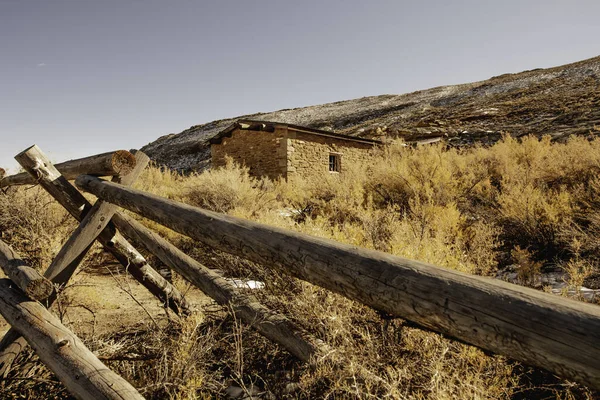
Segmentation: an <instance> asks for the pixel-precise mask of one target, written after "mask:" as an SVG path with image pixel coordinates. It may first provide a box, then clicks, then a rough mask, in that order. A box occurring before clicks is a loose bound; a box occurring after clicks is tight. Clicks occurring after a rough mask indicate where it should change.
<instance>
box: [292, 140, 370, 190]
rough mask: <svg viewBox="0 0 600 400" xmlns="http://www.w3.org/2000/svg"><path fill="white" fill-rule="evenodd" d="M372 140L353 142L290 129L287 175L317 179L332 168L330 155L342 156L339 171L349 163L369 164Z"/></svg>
mask: <svg viewBox="0 0 600 400" xmlns="http://www.w3.org/2000/svg"><path fill="white" fill-rule="evenodd" d="M373 147H374V146H373V145H372V144H370V143H362V142H353V141H348V140H344V139H336V138H332V137H327V136H318V135H313V134H310V133H303V132H298V131H294V130H292V129H290V130H289V132H288V143H287V160H288V167H287V170H288V171H287V172H288V173H287V178H288V181H290V180H292V181H293V180H294V179H297V178H305V179H307V178H308V179H310V178H318V177H322V176H326V175H327V174H336V173H337V172H330V171H329V155H330V154H332V153H335V154H339V156H340V167H341V168H340V173H342V174H343V173H344V171H345V170H346V171H347V169H348V165H355V164H365V165H366V164H368V163H369V162H370V160H372V155H371V151H370V150H372V149H373Z"/></svg>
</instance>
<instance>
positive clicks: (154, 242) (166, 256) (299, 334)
mask: <svg viewBox="0 0 600 400" xmlns="http://www.w3.org/2000/svg"><path fill="white" fill-rule="evenodd" d="M113 221H114V223H115V225H116V226H117V229H119V230H120V231H121V232H123V233H124V234H125V236H127V237H129V239H130V240H132V241H134V242H135V243H139V244H143V245H144V246H145V247H146V248H147V249H148V251H150V252H151V253H153V254H154V255H155V256H157V257H158V258H159V259H160V260H161V261H162V262H163V263H165V264H166V265H168V266H169V267H171V268H172V269H174V270H175V271H177V272H178V273H179V274H181V275H182V276H183V277H184V278H186V279H187V280H188V281H190V282H191V283H193V284H194V285H195V286H197V287H198V288H199V289H200V290H202V291H203V292H204V293H205V294H206V295H208V296H210V297H211V298H212V299H214V300H215V301H216V302H217V303H219V304H221V305H231V307H232V309H233V312H234V313H235V314H236V316H237V317H238V318H240V319H241V320H242V321H244V322H245V323H247V324H248V325H250V326H251V327H252V328H254V329H256V330H257V331H258V332H259V333H261V334H262V335H263V336H265V337H266V338H267V339H269V340H272V341H274V342H275V343H278V344H279V345H281V346H283V347H284V348H285V349H287V350H288V351H289V352H290V353H292V354H293V355H295V356H296V357H298V358H299V359H300V360H302V361H305V362H307V361H309V360H310V358H311V357H314V356H323V355H325V354H328V353H330V351H329V347H328V346H327V345H326V344H325V343H324V342H323V341H321V340H318V339H316V338H314V337H312V335H310V334H309V333H308V332H306V331H304V330H303V329H301V328H300V327H298V326H295V325H294V324H293V323H292V322H291V321H289V320H288V319H287V318H286V317H285V316H283V315H281V314H277V313H274V312H272V311H270V310H269V309H267V308H266V307H265V306H263V305H262V304H260V303H259V302H258V300H256V298H254V296H250V295H247V294H244V293H242V292H241V291H240V290H239V289H238V288H237V287H235V285H234V284H232V283H231V282H229V281H228V280H226V279H225V278H223V277H222V276H221V275H220V274H218V273H216V272H214V271H212V270H210V269H209V268H207V267H205V266H204V265H202V264H200V263H199V262H198V261H196V260H194V259H193V258H191V257H190V256H188V255H186V254H185V253H183V252H182V251H181V250H179V249H178V248H177V247H175V246H173V245H172V244H171V243H169V242H168V241H166V240H165V239H163V238H162V237H160V236H159V235H158V234H156V233H154V232H152V231H151V230H149V229H148V228H146V227H145V226H143V225H142V224H141V223H139V222H137V221H136V220H134V219H133V218H130V217H128V216H126V215H121V214H117V215H115V216H114V218H113Z"/></svg>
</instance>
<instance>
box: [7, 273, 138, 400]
mask: <svg viewBox="0 0 600 400" xmlns="http://www.w3.org/2000/svg"><path fill="white" fill-rule="evenodd" d="M0 314H2V316H3V317H4V318H5V319H6V321H7V322H8V323H9V324H11V325H12V326H13V328H15V329H16V330H17V331H18V332H19V333H21V334H22V335H23V336H24V337H25V339H26V340H27V342H28V343H29V344H30V345H31V347H33V349H34V350H35V351H36V353H37V355H38V357H39V358H40V360H42V362H43V363H44V364H46V365H47V366H48V368H50V369H51V370H52V372H54V374H56V376H57V377H58V379H60V381H61V382H62V383H63V384H64V385H65V386H66V388H67V389H68V390H69V392H70V393H71V394H73V395H74V396H75V397H76V398H78V399H84V400H87V399H112V400H117V399H118V400H123V399H143V397H142V396H141V395H140V394H139V393H138V392H137V390H135V388H134V387H133V386H131V384H129V383H128V382H127V381H126V380H125V379H123V378H121V377H120V376H119V375H117V374H115V373H114V372H112V371H111V370H110V369H108V368H107V367H106V366H105V365H104V364H103V363H102V362H101V361H100V360H98V358H97V357H96V356H95V355H94V354H93V353H92V352H91V351H90V350H88V349H87V347H85V345H84V344H83V343H82V342H81V340H79V338H77V336H75V335H74V334H73V333H72V332H71V331H70V330H68V329H67V328H66V327H65V326H64V325H63V324H61V322H60V321H59V320H58V318H57V317H55V316H54V315H52V314H51V313H50V312H49V311H48V310H46V308H44V306H42V305H41V304H40V303H38V302H36V301H32V300H31V299H29V298H27V297H26V296H25V295H24V294H23V293H22V292H20V290H18V289H17V288H15V287H14V286H13V283H12V282H11V281H10V280H8V279H0Z"/></svg>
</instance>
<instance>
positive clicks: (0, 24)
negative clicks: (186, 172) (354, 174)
mask: <svg viewBox="0 0 600 400" xmlns="http://www.w3.org/2000/svg"><path fill="white" fill-rule="evenodd" d="M598 38H600V1H598V0H589V1H583V0H581V1H577V0H565V1H558V0H502V1H498V0H494V1H487V0H474V1H465V0H455V1H448V0H438V1H433V0H430V1H427V0H422V1H418V0H413V1H401V0H396V1H391V0H390V1H377V0H370V1H366V0H360V1H358V0H343V1H337V0H320V1H312V0H303V1H297V0H296V1H287V0H238V1H233V0H214V1H192V0H185V1H184V0H181V1H179V0H169V1H167V0H143V1H142V0H138V1H134V0H38V1H35V0H0V139H1V140H0V166H4V167H10V168H16V163H15V162H14V160H13V158H12V157H13V156H14V155H15V154H16V153H18V152H19V151H21V150H23V149H25V148H26V147H28V146H30V145H32V144H34V143H35V144H38V145H39V146H40V147H41V148H42V149H43V150H44V151H45V152H46V153H47V154H49V155H50V157H51V158H52V159H53V160H54V161H64V160H66V159H70V158H76V157H84V156H88V155H92V154H97V153H101V152H105V151H109V150H115V149H120V148H124V149H130V148H139V147H141V146H143V145H145V144H146V143H148V142H150V141H153V140H155V139H156V138H158V137H159V136H161V135H164V134H167V133H177V132H180V131H182V130H183V129H186V128H188V127H189V126H191V125H196V124H200V123H204V122H210V121H212V120H215V119H219V118H227V117H234V116H237V115H241V114H246V113H253V112H267V111H273V110H278V109H282V108H292V107H300V106H307V105H313V104H321V103H327V102H332V101H338V100H348V99H352V98H357V97H362V96H370V95H379V94H393V93H397V94H400V93H406V92H411V91H414V90H419V89H426V88H429V87H433V86H439V85H446V84H454V83H463V82H471V81H476V80H481V79H487V78H489V77H491V76H494V75H499V74H502V73H506V72H519V71H522V70H526V69H533V68H538V67H551V66H556V65H561V64H566V63H569V62H574V61H579V60H582V59H585V58H590V57H594V56H597V55H600V44H599V43H600V42H599V39H598Z"/></svg>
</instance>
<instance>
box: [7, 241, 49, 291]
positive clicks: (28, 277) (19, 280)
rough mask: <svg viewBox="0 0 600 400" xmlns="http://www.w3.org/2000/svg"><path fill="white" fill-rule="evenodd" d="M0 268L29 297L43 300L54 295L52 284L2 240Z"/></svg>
mask: <svg viewBox="0 0 600 400" xmlns="http://www.w3.org/2000/svg"><path fill="white" fill-rule="evenodd" d="M0 267H1V268H2V270H3V271H4V273H5V274H6V276H7V277H8V278H9V279H10V280H11V281H13V282H14V283H15V284H16V285H17V286H18V287H19V288H20V289H21V290H22V291H23V292H24V293H25V294H26V295H27V296H28V297H30V298H32V299H34V300H43V299H45V298H47V297H48V296H50V294H52V291H53V290H54V286H53V285H52V282H50V281H49V280H48V279H46V278H44V277H43V276H42V275H41V274H40V273H39V272H38V271H37V270H35V269H33V268H31V267H30V266H28V265H27V264H26V263H25V261H23V260H21V258H20V257H19V255H18V254H17V252H16V251H14V250H13V249H12V248H11V247H10V246H9V245H8V244H6V243H5V242H3V241H2V240H0Z"/></svg>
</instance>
